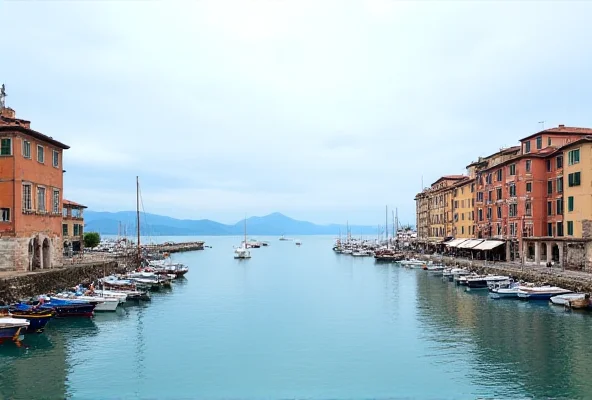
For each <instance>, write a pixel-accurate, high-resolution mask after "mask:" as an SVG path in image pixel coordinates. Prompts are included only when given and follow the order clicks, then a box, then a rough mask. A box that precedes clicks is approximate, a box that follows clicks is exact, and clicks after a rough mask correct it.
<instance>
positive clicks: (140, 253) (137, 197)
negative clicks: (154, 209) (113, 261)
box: [136, 176, 142, 262]
mask: <svg viewBox="0 0 592 400" xmlns="http://www.w3.org/2000/svg"><path fill="white" fill-rule="evenodd" d="M136 225H137V226H138V262H139V261H140V258H141V257H142V251H141V249H140V179H139V178H138V177H137V176H136Z"/></svg>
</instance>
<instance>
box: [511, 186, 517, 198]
mask: <svg viewBox="0 0 592 400" xmlns="http://www.w3.org/2000/svg"><path fill="white" fill-rule="evenodd" d="M510 197H516V185H514V184H513V183H512V184H511V185H510Z"/></svg>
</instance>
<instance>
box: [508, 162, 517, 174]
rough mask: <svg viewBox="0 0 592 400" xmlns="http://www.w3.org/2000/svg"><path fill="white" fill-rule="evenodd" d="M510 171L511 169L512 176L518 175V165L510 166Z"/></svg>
mask: <svg viewBox="0 0 592 400" xmlns="http://www.w3.org/2000/svg"><path fill="white" fill-rule="evenodd" d="M508 169H509V174H510V176H513V175H516V164H512V165H510V167H509V168H508Z"/></svg>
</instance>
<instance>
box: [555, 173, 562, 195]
mask: <svg viewBox="0 0 592 400" xmlns="http://www.w3.org/2000/svg"><path fill="white" fill-rule="evenodd" d="M555 186H557V193H563V177H562V176H560V177H559V178H557V181H556V182H555Z"/></svg>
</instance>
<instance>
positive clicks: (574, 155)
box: [567, 149, 580, 165]
mask: <svg viewBox="0 0 592 400" xmlns="http://www.w3.org/2000/svg"><path fill="white" fill-rule="evenodd" d="M579 162H580V149H575V150H571V151H569V152H568V153H567V164H568V165H574V164H577V163H579Z"/></svg>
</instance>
